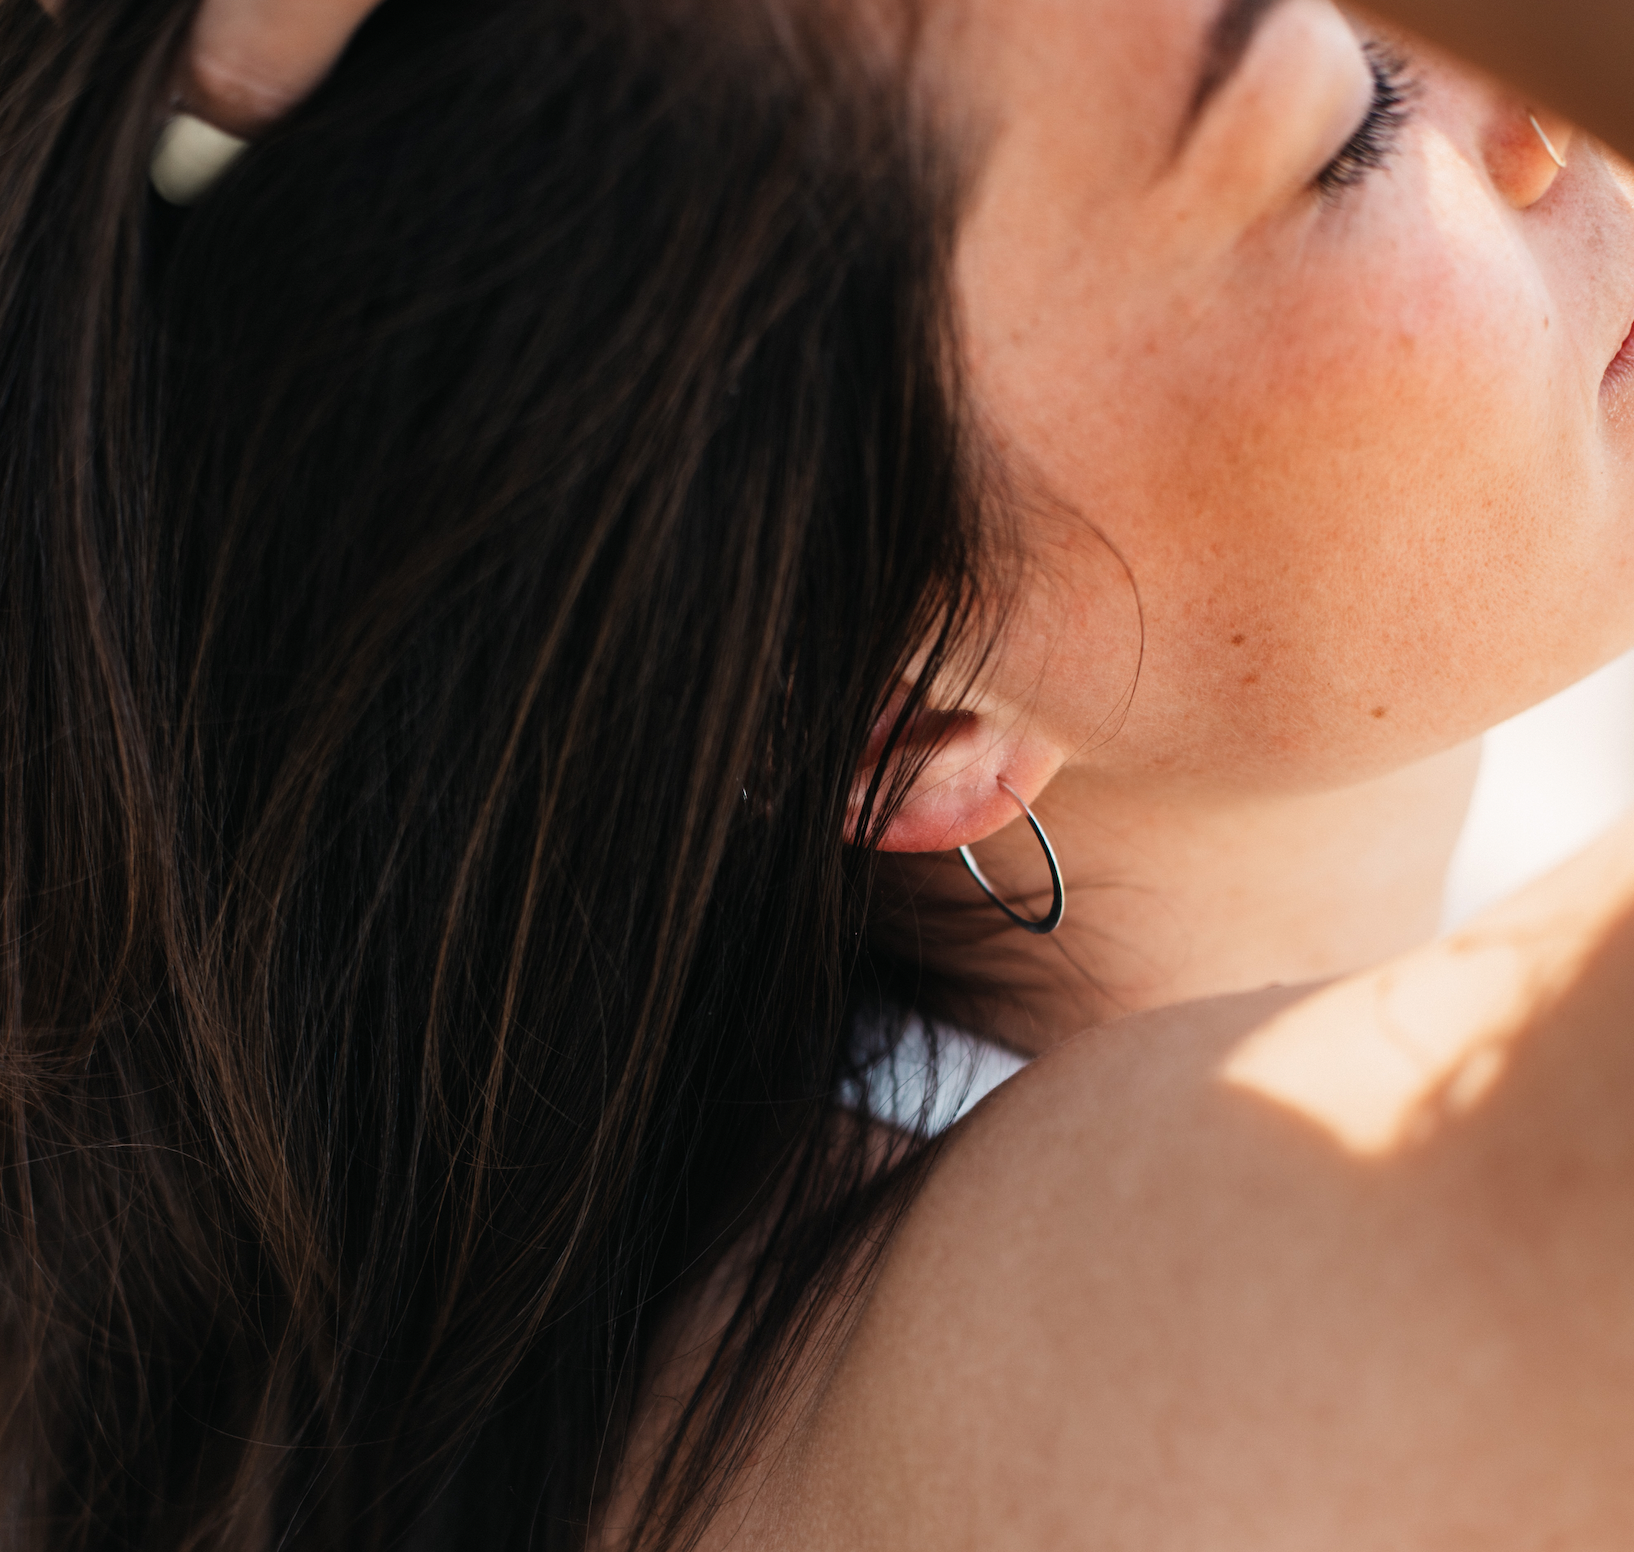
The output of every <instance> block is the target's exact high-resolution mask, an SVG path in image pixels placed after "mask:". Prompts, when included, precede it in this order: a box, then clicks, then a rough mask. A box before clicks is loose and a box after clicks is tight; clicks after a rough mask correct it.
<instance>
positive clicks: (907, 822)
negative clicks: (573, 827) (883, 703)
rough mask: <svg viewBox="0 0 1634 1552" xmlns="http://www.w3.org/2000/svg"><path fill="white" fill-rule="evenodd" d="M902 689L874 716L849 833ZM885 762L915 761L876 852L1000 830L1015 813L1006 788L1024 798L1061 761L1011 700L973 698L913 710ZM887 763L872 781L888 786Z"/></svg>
mask: <svg viewBox="0 0 1634 1552" xmlns="http://www.w3.org/2000/svg"><path fill="white" fill-rule="evenodd" d="M902 698H903V697H902V696H901V695H898V696H895V697H893V698H892V701H891V704H890V705H889V706H888V707H887V708H886V710H885V713H884V714H883V715H882V716H881V718H880V720H879V724H878V726H877V728H876V730H875V736H874V738H873V739H871V740H870V741H869V748H868V753H867V754H866V755H865V756H864V757H863V762H862V764H861V766H860V767H859V768H858V771H857V774H856V777H855V778H854V780H853V782H852V787H851V821H852V833H853V834H855V825H856V821H857V818H858V817H859V815H860V813H861V809H862V800H863V797H864V795H865V794H866V792H867V790H868V787H869V784H870V783H871V782H872V781H873V780H874V777H875V774H876V771H877V770H878V766H879V761H880V758H881V754H882V752H883V746H884V744H885V742H886V738H887V736H888V735H889V733H890V730H891V727H892V726H893V724H894V723H895V721H896V719H897V717H898V716H899V715H900V713H901V705H902ZM889 761H890V766H891V767H895V768H897V769H905V768H908V767H911V766H915V765H917V766H918V774H917V775H916V776H915V778H914V783H913V787H912V789H911V790H910V791H909V793H908V796H907V798H906V800H905V801H904V802H903V804H902V806H901V807H900V808H899V809H898V810H897V812H896V813H895V814H894V815H893V816H892V818H891V820H890V823H889V824H888V825H887V826H886V828H885V831H884V834H883V835H882V836H880V837H879V840H878V849H879V850H881V851H911V852H933V851H953V850H955V849H956V848H958V847H960V846H970V845H973V844H974V843H975V842H977V841H980V840H985V839H986V838H987V837H988V836H990V835H993V834H995V833H996V832H998V831H999V830H1002V829H1003V828H1004V827H1005V826H1006V825H1008V824H1011V823H1012V822H1013V821H1014V820H1015V818H1016V805H1015V799H1014V798H1012V797H1011V796H1010V794H1009V793H1007V792H1006V791H1005V790H1004V788H1003V787H1001V786H1000V785H999V782H1000V781H1001V780H1003V781H1005V782H1007V783H1008V784H1009V785H1010V786H1011V787H1013V788H1014V789H1015V791H1016V793H1017V794H1018V795H1019V796H1020V797H1021V799H1022V800H1023V801H1024V802H1026V803H1029V804H1030V803H1031V802H1032V801H1033V799H1034V798H1036V797H1037V796H1038V794H1039V793H1040V792H1042V791H1043V790H1044V787H1045V786H1046V785H1047V784H1048V782H1049V780H1050V778H1051V777H1052V776H1054V775H1055V773H1056V771H1057V770H1059V769H1060V767H1061V764H1062V757H1061V755H1060V753H1059V751H1057V750H1056V749H1055V747H1054V746H1053V744H1051V743H1050V741H1049V740H1048V739H1046V738H1045V737H1044V736H1043V735H1042V734H1041V733H1039V732H1035V731H1034V730H1033V729H1032V728H1031V727H1030V726H1029V724H1028V719H1027V718H1026V717H1025V716H1024V715H1023V716H1018V714H1017V713H1016V710H1015V708H1014V707H1004V708H989V707H983V706H981V705H977V706H974V707H961V708H960V709H958V710H955V711H939V710H936V709H935V708H927V709H925V710H924V711H921V712H920V713H919V715H918V716H917V717H916V718H915V719H914V720H913V722H912V723H911V724H910V725H909V727H908V728H907V729H906V730H905V732H904V734H903V735H902V736H901V738H900V739H899V741H898V743H897V745H896V747H895V748H894V749H893V750H892V751H891V754H890V756H889ZM894 774H895V770H893V769H891V768H889V767H888V768H887V770H886V771H885V773H884V775H883V779H882V780H881V782H880V790H881V792H885V791H888V790H889V789H890V786H891V780H892V777H893V776H894Z"/></svg>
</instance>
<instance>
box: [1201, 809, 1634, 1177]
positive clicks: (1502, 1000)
mask: <svg viewBox="0 0 1634 1552" xmlns="http://www.w3.org/2000/svg"><path fill="white" fill-rule="evenodd" d="M1629 909H1634V821H1628V822H1625V823H1624V824H1623V825H1622V826H1621V827H1619V829H1618V830H1617V831H1615V832H1614V833H1613V835H1612V836H1610V837H1608V838H1607V839H1606V840H1605V841H1604V842H1602V843H1601V844H1599V845H1597V846H1596V847H1594V849H1593V850H1592V851H1590V852H1588V853H1586V854H1584V855H1583V856H1580V857H1578V858H1576V859H1574V860H1573V861H1571V862H1568V863H1567V864H1566V865H1565V866H1564V867H1562V868H1560V869H1559V870H1557V871H1556V872H1554V873H1552V874H1550V875H1548V876H1547V877H1546V878H1544V879H1542V880H1540V881H1539V882H1538V883H1537V884H1536V885H1534V886H1532V887H1531V888H1529V889H1527V890H1525V891H1523V892H1522V893H1521V894H1519V895H1517V896H1515V897H1514V898H1513V899H1512V900H1510V901H1506V902H1505V903H1504V904H1503V905H1501V906H1499V907H1497V908H1495V909H1494V910H1492V911H1489V912H1486V913H1484V914H1483V915H1481V916H1479V917H1477V918H1476V919H1475V921H1474V922H1472V923H1471V924H1470V925H1469V926H1468V927H1466V928H1464V929H1463V930H1461V931H1459V932H1456V933H1453V934H1452V935H1451V936H1449V937H1446V938H1443V939H1441V940H1439V941H1438V942H1436V943H1432V944H1430V945H1429V946H1428V947H1426V948H1423V949H1420V950H1417V951H1416V952H1414V953H1411V954H1408V955H1405V956H1403V957H1402V958H1400V959H1398V960H1395V961H1393V962H1391V963H1390V964H1387V965H1385V966H1383V967H1381V968H1379V969H1377V970H1373V971H1369V972H1368V973H1366V974H1364V975H1358V976H1353V977H1351V978H1349V979H1347V980H1344V981H1340V982H1337V983H1336V984H1334V985H1333V986H1330V987H1328V988H1327V989H1326V990H1324V991H1321V992H1318V993H1317V994H1316V995H1314V996H1312V997H1310V998H1308V999H1307V1000H1305V1001H1303V1002H1301V1003H1299V1004H1297V1005H1296V1006H1294V1007H1293V1008H1290V1009H1289V1010H1288V1011H1287V1012H1285V1013H1283V1014H1280V1015H1279V1016H1277V1017H1275V1018H1273V1019H1272V1020H1271V1021H1270V1022H1269V1023H1267V1024H1265V1025H1263V1026H1262V1027H1261V1028H1259V1029H1258V1030H1256V1031H1255V1032H1254V1033H1253V1034H1252V1035H1250V1036H1249V1037H1248V1038H1247V1039H1246V1040H1245V1041H1244V1042H1243V1043H1242V1044H1241V1045H1239V1046H1238V1047H1237V1048H1236V1049H1235V1050H1234V1051H1233V1052H1232V1054H1231V1056H1230V1058H1229V1059H1228V1060H1227V1062H1226V1063H1225V1065H1224V1067H1223V1068H1222V1070H1221V1076H1222V1077H1223V1078H1224V1080H1225V1082H1226V1083H1227V1085H1229V1086H1231V1087H1234V1088H1238V1089H1242V1090H1246V1091H1248V1092H1251V1093H1254V1094H1258V1095H1260V1096H1261V1097H1263V1098H1265V1099H1269V1100H1272V1101H1274V1102H1275V1103H1277V1104H1279V1105H1282V1106H1285V1107H1286V1108H1287V1109H1289V1110H1292V1111H1294V1112H1295V1113H1297V1114H1298V1115H1300V1116H1302V1117H1304V1118H1305V1119H1307V1120H1309V1121H1311V1122H1313V1123H1315V1124H1316V1125H1318V1126H1320V1127H1321V1128H1323V1130H1325V1131H1326V1132H1327V1133H1328V1134H1329V1135H1330V1136H1331V1137H1332V1138H1333V1139H1334V1140H1335V1141H1336V1142H1337V1143H1338V1144H1340V1146H1342V1147H1343V1148H1345V1149H1346V1150H1347V1151H1348V1152H1349V1153H1351V1154H1353V1155H1356V1156H1360V1157H1379V1156H1382V1155H1387V1154H1390V1153H1393V1152H1395V1151H1397V1150H1398V1149H1401V1148H1404V1147H1409V1146H1412V1145H1414V1144H1416V1143H1420V1142H1422V1141H1425V1140H1426V1139H1427V1138H1428V1137H1429V1136H1431V1135H1433V1134H1434V1133H1435V1132H1436V1131H1437V1130H1438V1129H1439V1128H1440V1127H1441V1126H1442V1125H1444V1124H1446V1123H1448V1122H1450V1121H1452V1120H1454V1119H1456V1118H1457V1117H1458V1116H1459V1115H1461V1114H1464V1113H1467V1112H1468V1111H1470V1110H1472V1109H1473V1108H1474V1107H1475V1106H1476V1105H1478V1104H1479V1102H1480V1101H1481V1100H1482V1098H1484V1097H1485V1095H1486V1094H1487V1093H1488V1092H1489V1091H1490V1089H1491V1088H1492V1086H1493V1084H1494V1083H1496V1081H1497V1080H1498V1079H1499V1078H1500V1077H1501V1076H1502V1075H1503V1072H1504V1069H1505V1067H1506V1065H1507V1063H1508V1060H1509V1056H1510V1053H1511V1051H1512V1049H1513V1047H1514V1044H1515V1042H1516V1041H1517V1040H1518V1039H1519V1038H1520V1037H1522V1036H1523V1035H1525V1034H1526V1033H1527V1032H1528V1030H1529V1029H1531V1028H1532V1027H1533V1026H1534V1025H1535V1024H1536V1023H1537V1021H1538V1018H1539V1015H1540V1014H1543V1013H1545V1012H1546V1011H1547V1009H1548V1007H1549V1005H1550V1004H1551V1003H1552V1002H1553V1001H1554V1000H1555V999H1556V998H1557V997H1558V996H1560V995H1561V994H1562V993H1564V992H1565V991H1566V990H1567V989H1568V988H1569V987H1570V986H1571V985H1573V983H1574V982H1575V981H1576V980H1577V978H1578V976H1579V975H1580V974H1581V973H1582V970H1583V968H1584V966H1585V965H1586V964H1587V963H1588V962H1589V961H1590V960H1591V959H1592V958H1593V957H1594V955H1595V954H1596V953H1597V952H1598V951H1599V949H1600V946H1601V944H1602V943H1603V942H1604V941H1605V939H1606V937H1607V936H1608V935H1609V932H1610V931H1611V930H1613V928H1614V927H1615V926H1616V925H1617V922H1618V920H1619V919H1620V917H1621V916H1622V915H1623V913H1625V912H1626V911H1628V910H1629Z"/></svg>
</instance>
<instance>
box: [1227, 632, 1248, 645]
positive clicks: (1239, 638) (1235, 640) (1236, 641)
mask: <svg viewBox="0 0 1634 1552" xmlns="http://www.w3.org/2000/svg"><path fill="white" fill-rule="evenodd" d="M1247 640H1248V638H1247V637H1246V636H1244V635H1243V634H1242V633H1241V632H1238V634H1237V635H1235V636H1233V637H1232V638H1231V645H1232V646H1234V647H1240V646H1241V645H1242V644H1243V643H1244V642H1245V641H1247Z"/></svg>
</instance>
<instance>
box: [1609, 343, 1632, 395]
mask: <svg viewBox="0 0 1634 1552" xmlns="http://www.w3.org/2000/svg"><path fill="white" fill-rule="evenodd" d="M1631 381H1634V329H1630V330H1629V331H1628V338H1627V339H1625V340H1624V341H1623V346H1622V349H1621V350H1619V351H1618V352H1617V354H1616V355H1614V356H1613V357H1612V358H1611V365H1610V366H1608V367H1607V368H1606V375H1605V378H1604V384H1605V386H1606V387H1608V388H1621V387H1623V386H1625V385H1626V384H1627V383H1629V382H1631Z"/></svg>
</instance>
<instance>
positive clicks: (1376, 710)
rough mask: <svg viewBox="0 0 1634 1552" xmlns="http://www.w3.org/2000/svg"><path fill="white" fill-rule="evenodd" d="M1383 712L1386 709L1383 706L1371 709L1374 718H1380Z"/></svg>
mask: <svg viewBox="0 0 1634 1552" xmlns="http://www.w3.org/2000/svg"><path fill="white" fill-rule="evenodd" d="M1385 710H1386V708H1385V707H1383V706H1375V707H1374V708H1373V715H1374V716H1375V717H1382V716H1383V715H1384V714H1385Z"/></svg>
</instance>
